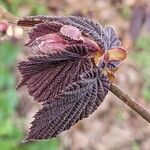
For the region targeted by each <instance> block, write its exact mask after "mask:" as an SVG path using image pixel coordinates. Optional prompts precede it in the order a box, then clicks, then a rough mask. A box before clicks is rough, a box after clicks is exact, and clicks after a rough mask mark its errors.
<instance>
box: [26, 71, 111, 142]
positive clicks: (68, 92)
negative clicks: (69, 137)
mask: <svg viewBox="0 0 150 150" xmlns="http://www.w3.org/2000/svg"><path fill="white" fill-rule="evenodd" d="M109 86H110V84H109V81H108V78H107V77H105V76H104V75H103V74H102V72H101V69H94V70H90V71H88V72H86V73H84V74H83V75H82V76H81V79H80V80H78V81H77V82H74V83H72V84H69V85H68V86H67V87H66V88H65V89H64V90H62V91H61V93H60V94H58V95H57V96H56V97H55V98H54V99H53V100H52V101H48V102H45V103H44V104H43V108H42V109H41V110H40V111H39V112H38V113H37V114H36V115H35V120H34V121H33V122H32V127H31V128H30V132H29V133H28V135H27V137H26V139H25V141H32V140H40V139H48V138H52V137H55V136H57V135H58V134H60V133H61V132H63V131H64V130H67V129H69V128H70V127H71V126H72V125H74V124H75V123H77V122H78V121H79V120H81V119H83V118H85V117H88V116H89V115H90V114H91V113H93V112H94V111H95V110H96V109H97V107H98V106H99V105H100V104H101V102H102V101H103V100H104V98H105V96H106V94H107V92H108V89H109Z"/></svg>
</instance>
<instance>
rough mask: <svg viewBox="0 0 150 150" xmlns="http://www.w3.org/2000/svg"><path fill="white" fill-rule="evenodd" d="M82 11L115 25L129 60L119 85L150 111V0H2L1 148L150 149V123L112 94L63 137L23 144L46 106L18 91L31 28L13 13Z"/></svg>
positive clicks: (13, 149)
mask: <svg viewBox="0 0 150 150" xmlns="http://www.w3.org/2000/svg"><path fill="white" fill-rule="evenodd" d="M39 14H40V15H58V16H62V15H76V16H84V17H88V18H90V19H93V20H96V21H97V22H99V23H101V24H102V25H112V26H114V27H115V30H116V32H117V33H118V36H119V38H120V40H121V41H122V44H123V47H124V48H125V49H126V50H127V51H128V58H127V59H126V60H125V62H124V63H123V64H122V65H121V66H120V68H119V70H118V72H117V74H116V76H117V84H118V85H119V86H120V87H121V88H122V89H123V90H124V91H126V92H127V93H128V94H129V95H131V96H132V97H134V98H135V99H136V100H137V101H139V102H140V103H141V104H143V105H144V106H145V107H147V108H148V109H150V1H149V0H26V1H24V0H0V149H1V150H150V124H149V123H147V122H146V121H145V120H143V119H142V118H141V117H139V116H138V115H137V114H136V113H135V112H133V111H132V110H131V109H130V108H128V107H127V106H126V105H125V104H124V103H122V102H121V101H120V100H119V99H118V98H116V97H115V96H113V94H111V93H109V94H108V96H107V98H106V99H105V101H104V102H103V103H102V105H101V106H100V107H99V109H98V110H97V111H96V112H95V113H94V114H92V115H91V116H90V117H89V118H88V119H84V120H82V121H81V122H80V123H78V124H77V125H75V126H73V127H72V128H71V129H70V130H69V131H67V132H63V133H62V134H61V135H60V136H59V137H58V138H54V139H51V140H48V141H42V142H32V143H26V144H22V143H21V141H22V139H23V137H24V135H25V132H26V131H27V129H28V128H29V126H30V124H29V123H30V122H31V121H32V119H33V118H32V116H33V115H34V114H35V112H36V111H37V110H38V109H39V108H40V106H39V105H38V104H36V103H35V102H34V101H33V100H32V99H33V98H32V97H30V96H29V95H28V94H27V91H26V90H25V89H24V90H20V91H16V90H15V87H16V83H17V80H18V79H19V76H20V75H19V73H18V71H17V69H16V64H17V62H18V61H19V60H22V59H23V58H24V57H25V56H26V55H27V50H25V48H24V47H23V43H24V40H25V31H24V30H23V29H22V28H20V27H17V26H16V25H14V24H9V23H8V21H11V22H13V21H15V18H14V17H13V16H17V17H22V16H29V15H39Z"/></svg>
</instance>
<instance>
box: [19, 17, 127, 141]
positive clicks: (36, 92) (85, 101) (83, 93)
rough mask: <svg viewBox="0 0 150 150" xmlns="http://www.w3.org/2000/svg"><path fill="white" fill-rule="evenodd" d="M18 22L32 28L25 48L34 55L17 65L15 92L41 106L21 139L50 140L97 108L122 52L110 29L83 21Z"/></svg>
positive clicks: (47, 19)
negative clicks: (24, 91) (23, 88)
mask: <svg viewBox="0 0 150 150" xmlns="http://www.w3.org/2000/svg"><path fill="white" fill-rule="evenodd" d="M17 24H18V25H19V26H26V27H32V29H31V30H30V31H29V41H28V43H27V44H26V46H27V47H29V48H30V50H31V52H32V53H33V55H32V56H30V57H28V59H27V61H21V62H20V63H19V64H18V70H19V72H20V73H21V75H22V80H21V81H20V83H19V84H18V88H19V87H21V86H26V87H27V89H28V91H29V94H30V95H31V96H33V97H34V100H36V101H37V102H42V105H43V108H42V109H41V110H39V112H37V113H36V115H35V120H34V121H33V122H32V127H31V129H30V131H29V133H28V135H27V137H26V139H25V141H29V140H40V139H48V138H52V137H55V136H57V135H58V134H60V133H61V132H63V131H64V130H67V129H69V128H70V127H71V126H72V125H74V124H75V123H77V122H78V121H79V120H81V119H83V118H86V117H88V116H89V115H90V114H91V113H93V112H94V111H95V110H96V109H97V108H98V106H99V105H100V104H101V102H102V101H103V100H104V98H105V96H106V95H107V93H108V90H109V88H110V82H113V81H112V80H114V79H115V76H114V74H113V73H114V72H115V71H116V70H117V68H118V66H119V64H120V63H121V61H123V60H124V59H125V57H126V51H125V50H124V49H123V48H121V43H120V41H119V40H118V37H117V35H116V33H115V32H114V29H113V28H112V27H102V26H101V25H100V24H98V23H96V22H94V21H91V20H88V19H86V18H83V17H75V16H68V17H48V16H47V17H46V16H33V17H24V18H23V19H20V20H19V21H18V23H17ZM112 77H113V78H112Z"/></svg>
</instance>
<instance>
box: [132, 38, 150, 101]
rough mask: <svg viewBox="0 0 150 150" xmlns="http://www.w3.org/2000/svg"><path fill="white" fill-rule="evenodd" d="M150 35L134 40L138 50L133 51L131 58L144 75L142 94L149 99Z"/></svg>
mask: <svg viewBox="0 0 150 150" xmlns="http://www.w3.org/2000/svg"><path fill="white" fill-rule="evenodd" d="M149 43H150V37H140V38H139V39H138V40H137V42H136V48H137V49H138V51H136V52H134V54H133V58H134V60H135V61H136V62H137V64H138V65H139V66H140V68H141V71H142V73H143V75H144V80H145V81H144V86H143V90H142V91H143V96H144V98H145V99H146V100H148V101H150V50H149Z"/></svg>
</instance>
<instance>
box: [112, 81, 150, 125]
mask: <svg viewBox="0 0 150 150" xmlns="http://www.w3.org/2000/svg"><path fill="white" fill-rule="evenodd" d="M110 91H111V92H112V93H113V94H115V95H116V96H117V97H118V98H119V99H120V100H121V101H123V102H124V103H125V104H126V105H128V106H129V107H130V108H131V109H133V110H134V111H135V112H136V113H138V114H139V115H140V116H141V117H143V118H144V119H145V120H146V121H147V122H149V123H150V112H149V111H148V110H147V109H145V108H144V107H143V106H142V105H141V104H139V103H138V102H137V101H136V100H134V99H133V98H131V97H130V96H129V95H127V94H126V93H125V92H123V91H122V90H121V89H120V88H119V87H118V86H117V85H115V84H111V86H110Z"/></svg>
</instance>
